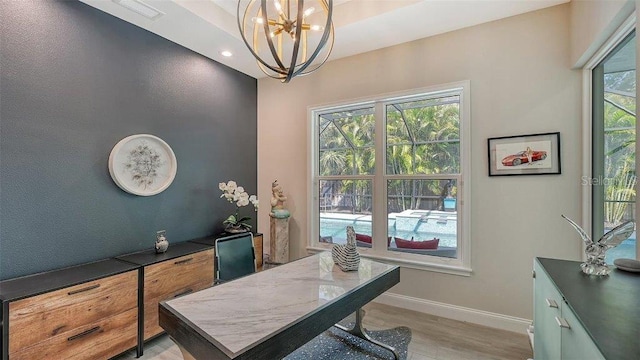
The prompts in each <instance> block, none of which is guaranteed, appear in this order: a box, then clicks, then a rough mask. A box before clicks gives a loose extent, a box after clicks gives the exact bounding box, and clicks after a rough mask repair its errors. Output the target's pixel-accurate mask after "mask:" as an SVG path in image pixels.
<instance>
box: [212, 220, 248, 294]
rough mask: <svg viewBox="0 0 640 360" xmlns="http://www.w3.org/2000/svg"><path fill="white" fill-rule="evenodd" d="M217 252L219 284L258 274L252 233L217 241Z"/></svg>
mask: <svg viewBox="0 0 640 360" xmlns="http://www.w3.org/2000/svg"><path fill="white" fill-rule="evenodd" d="M215 252H216V254H215V256H216V265H215V267H216V282H218V283H219V282H224V281H229V280H233V279H236V278H239V277H242V276H245V275H249V274H253V273H255V272H256V256H255V253H254V250H253V234H251V233H250V232H246V233H242V234H237V235H231V236H226V237H222V238H219V239H216V243H215Z"/></svg>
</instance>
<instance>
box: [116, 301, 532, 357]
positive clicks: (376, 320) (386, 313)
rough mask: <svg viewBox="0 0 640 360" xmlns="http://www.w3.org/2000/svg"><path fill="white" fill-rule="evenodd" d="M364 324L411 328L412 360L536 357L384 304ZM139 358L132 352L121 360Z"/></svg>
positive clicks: (502, 340)
mask: <svg viewBox="0 0 640 360" xmlns="http://www.w3.org/2000/svg"><path fill="white" fill-rule="evenodd" d="M365 310H366V316H365V317H364V324H365V326H366V328H368V329H371V330H379V329H388V328H392V327H396V326H407V327H409V328H411V333H412V334H411V343H410V344H409V356H408V360H511V359H513V360H526V359H528V358H531V357H533V354H532V351H531V347H530V346H529V341H528V339H527V336H526V335H525V329H522V333H513V332H510V331H504V330H497V329H493V328H489V327H485V326H480V325H475V324H470V323H465V322H462V321H456V320H450V319H445V318H441V317H437V316H432V315H427V314H423V313H419V312H415V311H411V310H405V309H400V308H396V307H392V306H387V305H381V304H374V303H371V304H368V305H367V306H365ZM124 359H135V352H129V353H127V354H124V355H122V356H120V357H118V358H117V360H124ZM140 359H142V360H182V355H181V354H180V351H179V350H178V347H177V346H176V345H174V343H173V342H172V341H171V340H170V339H169V338H168V337H167V336H166V335H163V336H161V337H159V338H157V339H155V340H152V341H151V342H148V343H147V344H145V349H144V356H142V357H141V358H140Z"/></svg>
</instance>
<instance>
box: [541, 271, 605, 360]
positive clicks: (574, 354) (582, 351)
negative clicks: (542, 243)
mask: <svg viewBox="0 0 640 360" xmlns="http://www.w3.org/2000/svg"><path fill="white" fill-rule="evenodd" d="M576 268H577V267H576ZM577 269H578V271H579V268H577ZM534 273H535V278H534V320H533V325H534V350H533V355H534V359H535V360H569V359H575V360H603V359H605V357H604V355H603V354H602V353H601V352H600V350H599V349H598V347H597V346H596V344H595V343H594V340H593V339H592V337H591V335H589V333H588V332H587V330H585V328H584V326H583V324H582V322H581V321H580V320H579V319H578V317H577V316H576V314H575V313H574V311H573V309H572V307H571V304H570V303H569V302H568V301H567V300H566V298H565V297H564V296H563V295H562V293H561V292H560V291H559V290H558V288H557V286H556V284H555V283H554V282H553V280H552V279H551V277H550V276H549V274H548V273H547V271H546V270H545V268H544V266H543V265H542V264H541V263H540V262H539V261H538V260H537V259H536V261H535V262H534ZM596 311H597V310H596Z"/></svg>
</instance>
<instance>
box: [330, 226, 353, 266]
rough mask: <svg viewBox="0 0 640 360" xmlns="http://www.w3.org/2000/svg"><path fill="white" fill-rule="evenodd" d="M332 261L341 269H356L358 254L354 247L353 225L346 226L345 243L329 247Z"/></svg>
mask: <svg viewBox="0 0 640 360" xmlns="http://www.w3.org/2000/svg"><path fill="white" fill-rule="evenodd" d="M331 256H332V257H333V263H334V264H336V265H337V266H338V267H339V268H340V270H342V271H358V267H359V266H360V254H358V249H357V247H356V232H355V231H354V230H353V226H347V243H346V244H345V245H333V248H332V249H331Z"/></svg>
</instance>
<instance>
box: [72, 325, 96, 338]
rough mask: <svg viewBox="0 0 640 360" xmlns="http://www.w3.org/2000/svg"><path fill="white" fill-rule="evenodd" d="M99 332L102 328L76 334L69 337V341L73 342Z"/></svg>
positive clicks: (93, 328)
mask: <svg viewBox="0 0 640 360" xmlns="http://www.w3.org/2000/svg"><path fill="white" fill-rule="evenodd" d="M98 330H100V326H96V327H92V328H91V329H89V330H86V331H83V332H81V333H80V334H76V335H73V336H70V337H68V338H67V341H73V340H75V339H78V338H81V337H83V336H87V335H89V334H92V333H94V332H96V331H98Z"/></svg>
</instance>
